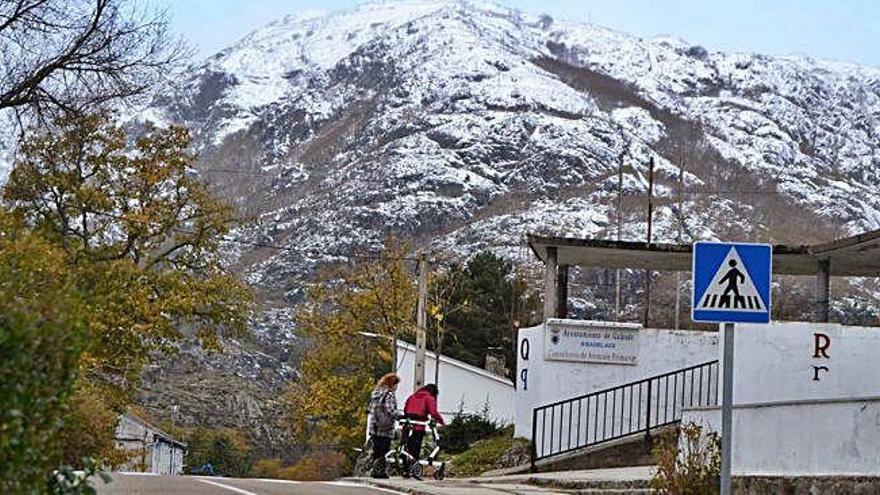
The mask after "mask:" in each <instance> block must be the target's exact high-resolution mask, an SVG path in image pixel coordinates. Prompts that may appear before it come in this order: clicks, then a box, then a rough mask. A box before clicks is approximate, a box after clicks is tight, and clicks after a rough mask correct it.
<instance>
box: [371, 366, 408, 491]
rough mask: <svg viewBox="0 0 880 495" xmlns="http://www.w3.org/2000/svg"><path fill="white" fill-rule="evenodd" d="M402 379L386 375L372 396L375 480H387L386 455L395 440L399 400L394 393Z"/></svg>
mask: <svg viewBox="0 0 880 495" xmlns="http://www.w3.org/2000/svg"><path fill="white" fill-rule="evenodd" d="M398 383H400V377H398V376H397V375H396V374H394V373H386V374H385V375H384V376H382V378H380V379H379V381H378V382H376V387H375V388H373V393H372V394H370V407H369V410H370V424H369V434H370V438H372V439H373V472H372V476H373V478H387V477H388V473H387V472H386V471H385V454H387V453H388V451H389V450H390V449H391V439H392V438H394V421H395V420H396V419H397V416H398V413H397V398H396V397H395V396H394V392H395V391H396V390H397V384H398Z"/></svg>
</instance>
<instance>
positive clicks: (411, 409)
mask: <svg viewBox="0 0 880 495" xmlns="http://www.w3.org/2000/svg"><path fill="white" fill-rule="evenodd" d="M403 412H404V413H405V414H406V415H407V416H408V417H409V418H410V419H415V420H418V421H426V420H427V419H428V417H431V418H434V419H435V420H436V421H437V422H438V423H440V424H441V425H444V424H446V422H445V421H443V416H441V415H440V413H439V412H437V399H435V398H434V396H433V395H431V394H430V393H429V392H428V391H427V390H417V391H416V392H415V393H414V394H412V395H410V396H409V398H408V399H406V405H404V406H403ZM413 429H414V430H416V431H422V430H424V429H425V427H424V426H422V425H414V426H413Z"/></svg>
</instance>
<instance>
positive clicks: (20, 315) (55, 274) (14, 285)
mask: <svg viewBox="0 0 880 495" xmlns="http://www.w3.org/2000/svg"><path fill="white" fill-rule="evenodd" d="M0 273H2V276H0V493H4V494H7V493H9V494H17V493H36V492H44V491H45V490H46V481H47V479H48V475H49V474H50V473H51V472H52V471H53V470H54V469H55V468H57V467H58V463H59V459H60V450H59V445H58V444H59V430H60V428H61V424H62V417H63V416H64V413H65V409H66V403H67V399H68V397H69V395H70V393H71V391H72V389H73V383H74V380H75V378H76V372H77V364H78V361H79V359H80V355H81V353H82V350H83V347H84V346H83V343H84V338H83V336H84V332H85V326H84V324H83V318H82V315H83V313H82V306H81V305H80V303H79V298H77V297H76V293H75V292H74V291H73V289H71V284H70V283H69V280H68V272H67V271H66V269H65V266H64V263H63V262H62V258H61V256H60V254H59V253H58V252H57V251H56V250H54V249H53V248H52V247H51V246H49V245H47V244H46V243H44V242H41V241H40V240H39V239H37V238H35V237H32V236H30V235H28V234H27V233H26V232H22V231H20V230H18V229H17V228H16V227H15V225H14V222H10V221H9V218H8V217H7V216H5V215H3V214H2V212H0Z"/></svg>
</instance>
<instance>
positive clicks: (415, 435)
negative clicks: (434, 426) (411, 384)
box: [403, 383, 446, 479]
mask: <svg viewBox="0 0 880 495" xmlns="http://www.w3.org/2000/svg"><path fill="white" fill-rule="evenodd" d="M438 393H439V391H438V390H437V385H434V384H433V383H429V384H428V385H425V386H424V387H422V388H420V389H418V390H416V391H415V393H413V394H412V395H410V396H409V398H408V399H406V403H405V405H404V406H403V412H404V414H406V417H407V418H409V419H413V420H416V421H427V420H429V419H433V420H434V421H436V422H437V423H439V424H441V425H443V424H446V422H445V421H443V416H441V415H440V413H439V412H438V411H437V394H438ZM424 438H425V426H424V425H413V431H412V432H410V433H409V437H408V438H407V440H406V451H407V452H409V455H411V456H413V459H414V462H418V460H419V455H420V454H421V452H422V440H423V439H424ZM404 476H406V475H404ZM419 479H420V478H419Z"/></svg>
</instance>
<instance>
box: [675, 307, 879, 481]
mask: <svg viewBox="0 0 880 495" xmlns="http://www.w3.org/2000/svg"><path fill="white" fill-rule="evenodd" d="M735 332H736V335H735V345H734V349H735V351H734V396H733V401H734V415H733V420H734V421H733V464H732V470H733V472H734V474H739V475H746V474H748V475H792V476H796V475H804V474H809V475H873V476H877V475H880V462H878V459H880V359H877V349H880V330H878V329H876V328H861V327H843V326H840V325H830V324H814V323H773V324H770V325H745V324H743V325H737V326H736V329H735ZM817 334H818V335H820V336H818V337H817ZM817 343H818V344H819V347H822V348H824V352H823V351H822V350H820V349H817ZM826 344H827V347H826ZM720 356H721V352H720V350H719V357H720ZM826 356H827V357H826ZM719 383H720V382H719ZM683 421H684V422H685V423H687V422H691V421H693V422H695V423H697V424H703V425H706V426H709V427H710V428H712V429H714V430H715V431H720V412H719V410H718V408H708V409H697V410H690V411H685V415H684V418H683Z"/></svg>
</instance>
